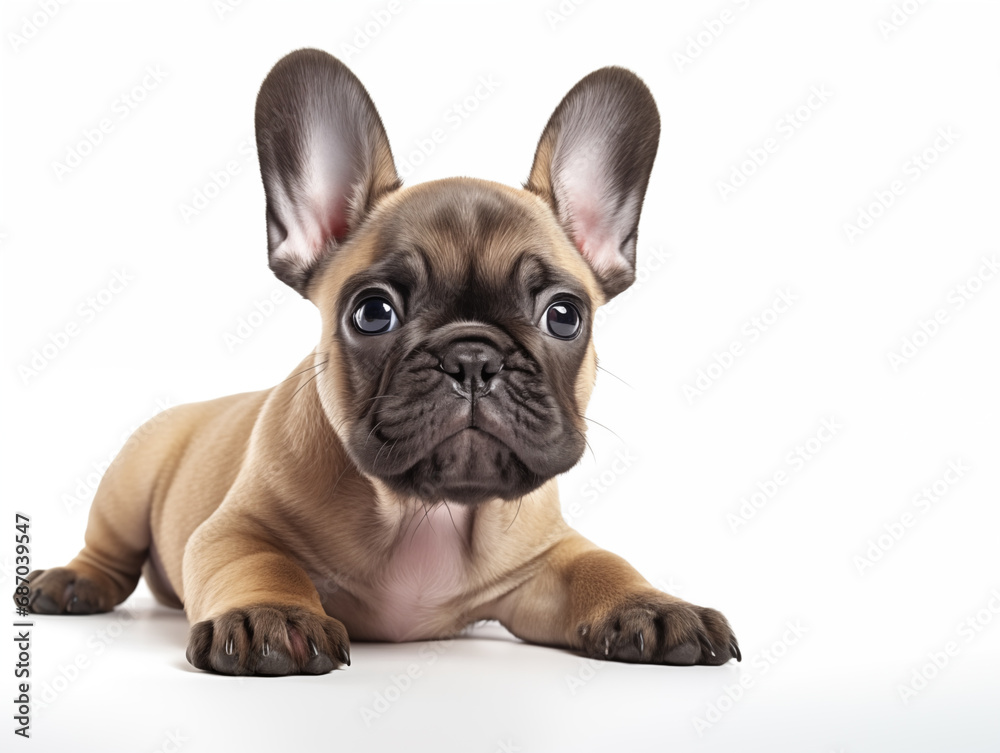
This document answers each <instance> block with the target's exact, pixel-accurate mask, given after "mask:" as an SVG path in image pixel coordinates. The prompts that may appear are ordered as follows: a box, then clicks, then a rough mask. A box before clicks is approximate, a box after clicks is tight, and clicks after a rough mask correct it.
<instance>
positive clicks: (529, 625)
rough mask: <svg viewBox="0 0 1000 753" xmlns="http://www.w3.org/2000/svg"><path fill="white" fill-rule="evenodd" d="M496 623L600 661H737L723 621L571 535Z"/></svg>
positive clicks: (503, 606)
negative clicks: (652, 583)
mask: <svg viewBox="0 0 1000 753" xmlns="http://www.w3.org/2000/svg"><path fill="white" fill-rule="evenodd" d="M496 616H497V618H498V619H499V620H500V622H501V623H502V624H503V625H504V626H505V627H506V628H507V629H508V630H510V631H511V632H512V633H513V634H514V635H516V636H518V637H519V638H522V639H523V640H527V641H531V642H533V643H542V644H546V645H555V646H565V647H567V648H571V649H575V650H577V651H582V652H584V653H586V654H588V655H589V656H592V657H595V658H600V659H614V660H618V661H629V662H642V663H647V664H685V665H686V664H723V663H725V662H727V661H729V660H730V659H731V658H736V659H737V660H739V659H741V658H742V657H741V656H740V649H739V644H738V643H737V642H736V636H735V635H733V632H732V630H731V628H730V627H729V623H728V622H727V621H726V618H725V617H723V616H722V614H721V613H719V612H717V611H716V610H714V609H708V608H706V607H699V606H695V605H694V604H689V603H688V602H686V601H683V600H682V599H678V598H677V597H675V596H670V595H669V594H666V593H663V592H662V591H658V590H657V589H655V588H653V587H652V586H651V585H650V584H649V583H648V582H647V581H646V580H645V579H644V578H643V577H642V576H641V575H639V573H637V572H636V571H635V570H634V569H633V568H632V567H631V565H629V564H628V563H627V562H626V561H625V560H623V559H622V558H621V557H618V556H617V555H614V554H611V553H610V552H606V551H604V550H602V549H599V548H598V547H596V546H594V544H592V543H591V542H589V541H587V540H586V539H584V538H583V537H582V536H580V535H579V534H577V533H575V532H572V533H570V534H569V535H568V536H567V537H566V538H565V539H563V540H562V541H560V542H559V543H558V544H556V545H555V546H554V547H553V548H552V549H550V550H549V551H548V552H547V553H546V555H545V557H544V558H543V560H542V562H541V563H540V564H539V566H538V569H537V570H536V571H535V572H534V574H533V575H532V576H531V577H530V578H529V579H528V580H527V581H526V582H525V583H523V584H522V585H520V586H519V587H517V588H516V589H514V590H513V591H511V592H510V593H508V594H507V595H506V596H504V597H502V598H501V599H500V600H499V601H498V602H497V610H496Z"/></svg>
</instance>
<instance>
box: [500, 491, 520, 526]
mask: <svg viewBox="0 0 1000 753" xmlns="http://www.w3.org/2000/svg"><path fill="white" fill-rule="evenodd" d="M523 499H524V495H523V494H522V495H521V496H520V497H518V498H517V510H515V511H514V517H513V518H512V519H511V521H510V525H508V526H507V527H506V528H505V529H504V533H507V531H509V530H510V526H512V525H514V521H515V520H517V516H518V515H520V514H521V500H523Z"/></svg>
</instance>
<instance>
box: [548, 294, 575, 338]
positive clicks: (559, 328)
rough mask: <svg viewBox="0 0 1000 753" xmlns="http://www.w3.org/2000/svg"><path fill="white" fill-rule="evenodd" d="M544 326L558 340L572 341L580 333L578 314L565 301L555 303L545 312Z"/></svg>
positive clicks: (572, 306) (573, 307)
mask: <svg viewBox="0 0 1000 753" xmlns="http://www.w3.org/2000/svg"><path fill="white" fill-rule="evenodd" d="M545 326H546V328H547V329H548V330H549V333H550V334H552V335H554V336H555V337H558V338H559V339H560V340H572V339H573V338H574V337H576V335H577V333H578V332H579V331H580V312H579V311H577V310H576V306H574V305H573V304H572V303H569V302H567V301H557V302H556V303H553V304H552V305H551V306H549V308H548V310H547V311H546V312H545Z"/></svg>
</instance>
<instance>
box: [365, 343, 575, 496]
mask: <svg viewBox="0 0 1000 753" xmlns="http://www.w3.org/2000/svg"><path fill="white" fill-rule="evenodd" d="M435 364H436V360H434V361H429V362H428V363H419V362H418V363H415V364H411V368H409V369H407V370H405V371H402V372H399V373H398V374H397V375H396V377H395V378H394V379H392V380H391V381H392V384H391V385H390V386H389V390H390V391H391V393H392V395H393V396H391V397H386V398H385V399H384V400H378V401H374V402H377V403H378V407H377V408H373V409H371V410H369V411H368V412H367V414H366V415H365V416H363V417H362V418H361V420H360V421H359V422H358V424H357V425H356V426H355V428H354V430H353V432H352V436H353V438H354V441H353V442H352V443H351V444H350V451H351V455H352V457H353V458H354V461H355V462H356V463H357V464H358V466H359V467H360V468H361V470H362V471H364V472H365V473H367V474H369V475H371V476H374V477H375V478H378V479H380V480H381V481H382V482H383V483H385V484H386V485H387V486H389V488H390V489H392V490H394V491H396V492H397V493H400V494H402V495H404V496H410V497H416V498H418V499H421V500H424V501H441V500H447V501H449V502H458V503H465V504H477V503H480V502H484V501H487V500H490V499H498V498H499V499H505V500H515V499H518V498H520V497H523V496H524V495H526V494H528V493H529V492H531V491H533V490H535V489H537V488H538V487H539V486H541V485H542V484H544V483H545V482H546V481H548V480H549V479H551V478H553V477H554V476H556V475H558V474H559V473H563V472H564V471H566V470H568V469H569V468H571V467H572V466H573V465H575V464H576V462H577V460H579V458H580V455H581V454H582V452H583V444H584V443H583V434H582V432H581V431H580V430H578V429H577V428H576V427H575V426H574V425H573V423H572V422H571V421H570V420H569V419H568V418H566V416H565V415H564V411H562V410H560V408H559V407H558V405H557V403H556V401H555V400H554V399H553V397H552V396H551V394H550V393H549V391H548V389H547V388H546V387H545V385H544V382H543V380H542V378H541V375H540V374H538V373H537V372H535V373H530V372H526V371H521V370H518V369H519V365H518V364H517V363H516V362H513V363H510V364H509V368H507V369H505V370H504V372H503V374H502V376H497V377H495V378H493V379H491V380H490V382H489V384H488V385H483V386H482V388H481V389H479V390H477V391H471V390H466V391H463V390H459V389H457V388H455V386H454V384H452V383H451V382H452V381H453V380H451V378H450V377H448V376H447V375H446V374H441V373H440V372H439V371H437V370H436V369H435Z"/></svg>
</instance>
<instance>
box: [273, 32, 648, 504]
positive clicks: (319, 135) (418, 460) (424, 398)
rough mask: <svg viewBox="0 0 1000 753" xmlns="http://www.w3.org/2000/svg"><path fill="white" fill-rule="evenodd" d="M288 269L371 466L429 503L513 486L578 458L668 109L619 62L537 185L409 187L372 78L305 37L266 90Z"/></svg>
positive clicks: (496, 494) (586, 83) (278, 269)
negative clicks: (317, 322) (607, 305)
mask: <svg viewBox="0 0 1000 753" xmlns="http://www.w3.org/2000/svg"><path fill="white" fill-rule="evenodd" d="M256 129H257V146H258V153H259V156H260V163H261V173H262V176H263V180H264V189H265V193H266V197H267V237H268V253H269V261H270V266H271V269H272V270H273V271H274V273H275V274H276V275H277V276H278V278H280V279H281V280H282V281H284V282H286V283H287V284H289V285H290V286H292V287H293V288H295V289H296V290H297V291H299V292H300V293H301V294H302V295H303V296H305V297H307V298H309V299H310V300H311V301H313V302H314V303H315V304H316V306H317V307H318V308H319V309H320V312H321V313H322V316H323V322H324V326H323V340H322V342H321V344H320V346H319V348H318V349H317V359H318V360H320V361H322V362H323V364H324V366H322V367H321V373H320V374H319V376H318V377H317V379H316V384H317V389H318V391H319V395H320V399H321V402H322V404H323V408H324V411H325V412H326V414H327V417H328V418H329V420H330V422H331V424H332V425H333V427H334V428H335V430H336V431H337V433H338V435H339V436H340V437H341V440H342V441H343V444H344V446H345V448H346V449H347V452H348V453H349V454H350V456H351V458H352V459H353V460H354V462H355V463H356V464H357V465H358V467H359V468H360V469H361V470H362V472H364V473H365V474H367V475H369V476H371V477H373V478H375V479H378V480H379V481H381V482H382V483H383V484H385V485H386V486H387V487H389V488H390V489H392V490H394V491H395V492H397V493H399V494H401V495H404V496H407V497H416V498H419V499H422V500H427V501H436V500H449V501H454V502H464V503H476V502H481V501H484V500H487V499H495V498H503V499H514V498H517V497H520V496H522V495H524V494H526V493H528V492H529V491H531V490H533V489H535V488H537V487H538V486H540V485H541V484H543V483H544V482H546V481H548V480H549V479H551V478H552V477H553V476H555V475H557V474H559V473H562V472H563V471H566V470H568V469H569V468H571V467H572V466H573V465H574V464H575V463H576V462H577V461H578V460H579V459H580V456H581V455H582V453H583V449H584V444H585V442H584V432H585V427H584V421H583V413H584V409H585V407H586V403H587V401H588V399H589V396H590V390H591V387H592V385H593V379H594V371H595V368H596V359H595V355H594V351H593V346H592V342H591V325H592V322H593V316H594V312H595V310H596V308H597V307H598V306H600V305H601V304H602V303H604V302H605V301H606V300H608V299H609V298H611V297H612V296H614V295H617V294H618V293H619V292H621V291H622V290H624V289H625V288H626V287H628V286H629V285H630V284H631V283H632V281H633V279H634V276H635V249H636V229H637V226H638V222H639V213H640V210H641V207H642V201H643V196H644V194H645V191H646V184H647V182H648V180H649V173H650V170H651V169H652V164H653V159H654V157H655V155H656V147H657V141H658V138H659V116H658V114H657V110H656V105H655V104H654V102H653V98H652V96H651V95H650V93H649V90H648V89H647V88H646V87H645V85H644V84H643V83H642V82H641V81H640V80H639V79H638V78H636V76H634V75H633V74H631V73H629V72H628V71H626V70H623V69H620V68H604V69H602V70H599V71H596V72H594V73H592V74H590V75H589V76H587V77H586V78H584V79H583V80H582V81H580V82H579V83H578V84H577V85H576V86H575V87H573V89H572V90H571V91H570V92H569V94H567V95H566V97H565V98H564V99H563V101H562V103H561V104H560V105H559V106H558V107H557V108H556V110H555V112H554V113H553V115H552V117H551V119H550V120H549V123H548V125H547V126H546V128H545V130H544V132H543V134H542V138H541V141H540V142H539V144H538V148H537V150H536V153H535V159H534V164H533V165H532V168H531V172H530V174H529V177H528V181H527V183H526V184H525V187H524V189H514V188H509V187H507V186H503V185H499V184H496V183H490V182H487V181H481V180H474V179H468V178H451V179H447V180H439V181H434V182H430V183H424V184H421V185H417V186H414V187H410V188H402V187H401V185H400V180H399V177H398V176H397V174H396V170H395V166H394V162H393V158H392V153H391V152H390V150H389V141H388V139H387V137H386V134H385V130H384V129H383V127H382V122H381V120H380V118H379V116H378V113H377V112H376V110H375V107H374V105H373V104H372V102H371V99H370V98H369V96H368V93H367V92H366V91H365V89H364V87H363V86H362V85H361V83H360V82H359V81H358V80H357V78H355V77H354V75H353V74H352V73H351V72H350V71H349V70H348V69H347V68H346V67H345V66H344V65H343V64H342V63H340V61H338V60H337V59H335V58H333V57H331V56H330V55H327V54H326V53H323V52H320V51H317V50H300V51H298V52H294V53H292V54H291V55H288V56H287V57H285V58H284V59H282V60H281V61H280V62H279V63H278V64H277V65H276V66H275V67H274V69H273V70H272V71H271V73H270V74H269V75H268V77H267V79H266V80H265V81H264V84H263V86H262V87H261V90H260V94H259V95H258V98H257V113H256Z"/></svg>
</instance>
